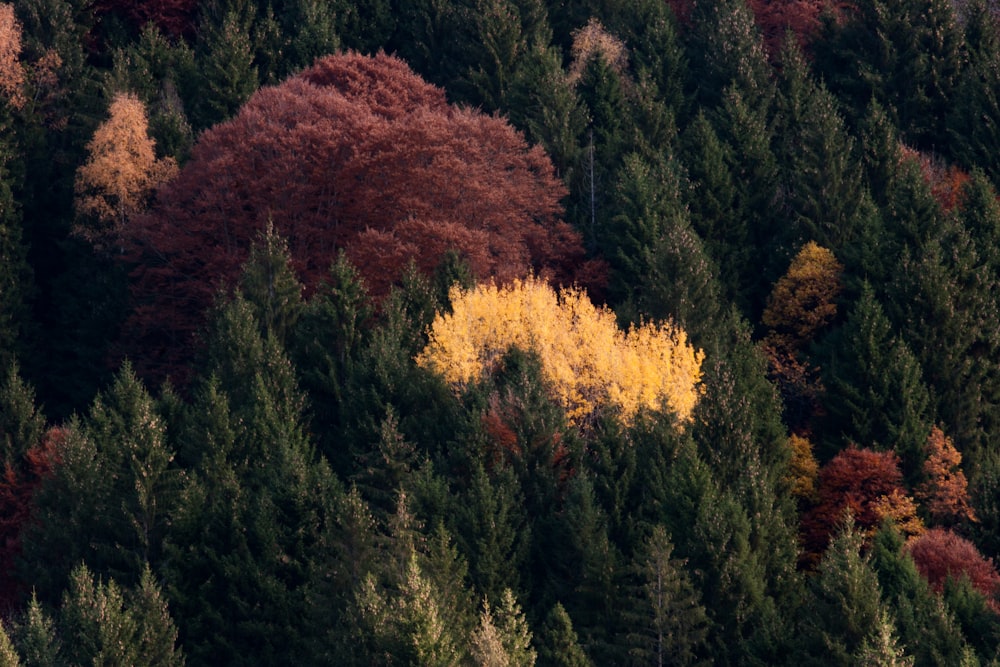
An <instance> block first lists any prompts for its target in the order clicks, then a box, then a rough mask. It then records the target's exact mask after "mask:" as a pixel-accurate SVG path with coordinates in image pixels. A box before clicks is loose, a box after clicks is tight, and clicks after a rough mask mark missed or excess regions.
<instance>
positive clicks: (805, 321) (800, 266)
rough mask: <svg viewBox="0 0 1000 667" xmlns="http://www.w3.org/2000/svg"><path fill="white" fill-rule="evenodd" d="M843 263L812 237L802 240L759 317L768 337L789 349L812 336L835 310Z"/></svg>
mask: <svg viewBox="0 0 1000 667" xmlns="http://www.w3.org/2000/svg"><path fill="white" fill-rule="evenodd" d="M843 270H844V267H843V265H842V264H841V263H840V262H838V261H837V258H836V257H835V256H834V254H833V253H832V252H831V251H830V250H828V249H826V248H823V247H821V246H820V245H818V244H817V243H816V242H814V241H810V242H808V243H806V244H805V245H804V246H803V247H802V249H801V250H799V252H798V254H796V255H795V259H793V260H792V264H791V266H789V267H788V272H787V273H785V275H784V276H782V277H781V279H780V280H778V282H777V283H775V285H774V290H773V291H772V292H771V295H770V296H769V297H768V300H767V307H766V308H765V309H764V313H763V315H762V317H761V321H762V322H763V323H764V324H765V325H766V326H768V327H769V328H770V329H771V331H770V333H769V334H768V340H769V341H771V343H772V344H773V345H774V346H775V347H779V348H782V349H785V350H789V351H795V350H798V349H801V348H802V347H803V346H805V345H807V344H808V343H809V342H810V341H812V340H814V339H815V337H816V335H817V333H819V331H820V330H822V328H823V327H824V326H826V325H827V324H829V323H830V322H831V321H832V320H833V318H834V316H835V315H836V313H837V304H836V298H837V295H838V294H839V293H840V290H841V283H840V274H841V272H842V271H843Z"/></svg>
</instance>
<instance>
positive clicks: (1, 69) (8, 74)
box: [0, 3, 25, 109]
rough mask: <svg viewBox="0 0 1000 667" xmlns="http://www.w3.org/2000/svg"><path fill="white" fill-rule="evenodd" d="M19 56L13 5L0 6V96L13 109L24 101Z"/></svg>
mask: <svg viewBox="0 0 1000 667" xmlns="http://www.w3.org/2000/svg"><path fill="white" fill-rule="evenodd" d="M20 55H21V24H20V22H19V21H18V20H17V17H16V16H15V15H14V5H10V4H6V3H3V4H0V95H2V96H3V97H4V98H5V99H6V100H7V102H8V103H9V104H10V105H11V106H12V107H14V108H15V109H20V108H21V107H22V106H24V101H25V99H24V68H23V67H22V66H21V61H20Z"/></svg>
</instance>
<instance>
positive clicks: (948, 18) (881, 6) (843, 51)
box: [814, 0, 962, 148]
mask: <svg viewBox="0 0 1000 667" xmlns="http://www.w3.org/2000/svg"><path fill="white" fill-rule="evenodd" d="M961 38H962V36H961V33H960V31H959V29H958V24H957V22H956V19H955V7H954V5H952V3H950V2H947V1H941V0H921V1H920V2H900V1H899V0H878V1H877V2H869V3H864V4H860V5H858V6H857V7H856V8H855V10H854V11H853V12H851V13H850V14H848V15H847V17H846V20H844V21H842V22H837V21H835V20H833V19H828V20H827V21H826V22H825V24H824V28H823V34H822V35H821V37H820V39H818V40H816V42H815V44H814V45H815V51H816V62H817V67H818V69H819V72H820V73H821V75H823V76H824V78H825V79H826V81H827V83H828V85H829V86H830V87H831V89H832V90H833V92H834V93H835V94H837V95H838V96H839V97H841V99H842V100H843V101H844V103H845V104H846V105H847V107H848V108H849V109H851V110H853V112H854V114H855V117H860V116H861V115H862V114H863V113H864V111H863V110H864V108H865V106H866V105H868V103H869V102H870V101H871V100H873V99H875V100H878V102H879V103H881V104H883V105H885V106H886V108H887V109H891V111H890V113H891V114H892V116H893V118H894V119H895V122H896V125H897V126H898V127H899V128H900V130H901V131H902V133H903V135H904V136H905V137H906V138H907V140H908V141H909V142H911V143H915V144H916V145H917V146H920V147H926V148H933V147H934V146H935V145H937V146H943V145H946V144H947V137H946V135H945V134H944V129H943V128H944V120H945V116H946V114H947V112H948V109H949V107H950V105H951V104H952V100H953V98H954V88H955V84H956V80H957V77H958V73H959V69H960V62H961V53H960V45H961ZM890 105H891V106H890Z"/></svg>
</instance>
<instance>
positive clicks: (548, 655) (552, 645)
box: [535, 602, 591, 667]
mask: <svg viewBox="0 0 1000 667" xmlns="http://www.w3.org/2000/svg"><path fill="white" fill-rule="evenodd" d="M535 641H536V645H537V647H538V665H539V667H589V665H590V664H591V662H590V659H589V658H587V654H586V653H584V652H583V649H582V648H580V644H579V643H578V640H577V636H576V632H575V631H574V630H573V622H572V621H571V620H570V618H569V614H567V613H566V609H565V608H564V607H563V606H562V605H561V604H560V603H558V602H557V603H556V604H555V605H554V606H553V607H552V609H551V610H550V611H549V613H548V615H547V616H546V617H545V622H544V623H543V624H542V627H541V629H540V630H539V632H538V634H537V635H536V636H535Z"/></svg>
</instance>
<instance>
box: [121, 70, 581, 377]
mask: <svg viewBox="0 0 1000 667" xmlns="http://www.w3.org/2000/svg"><path fill="white" fill-rule="evenodd" d="M564 194H565V188H564V187H563V185H562V183H561V182H560V181H559V180H558V179H557V178H556V176H555V173H554V170H553V168H552V164H551V162H550V161H549V159H548V157H547V156H546V155H545V153H544V152H543V151H542V150H541V149H540V148H537V147H535V148H531V147H529V146H528V145H527V143H526V142H525V140H524V138H523V137H522V136H521V135H520V134H518V133H517V132H516V131H515V130H514V129H512V128H511V126H510V125H509V124H508V123H507V122H506V121H505V120H503V119H501V118H497V117H493V116H486V115H484V114H482V113H479V112H477V111H473V110H468V109H459V108H455V107H452V106H449V105H448V104H447V102H446V100H445V96H444V92H443V91H442V90H440V89H438V88H436V87H434V86H431V85H430V84H428V83H426V82H424V81H423V80H422V79H421V78H420V77H419V76H417V75H416V74H414V73H413V72H412V71H411V70H410V69H409V68H408V67H407V65H406V64H405V63H404V62H403V61H401V60H399V59H396V58H394V57H391V56H387V55H384V54H381V55H378V56H375V57H365V56H361V55H357V54H342V55H336V56H330V57H327V58H325V59H323V60H320V61H318V62H317V63H316V64H315V65H314V66H313V67H312V68H310V69H307V70H305V71H304V72H302V73H301V74H299V75H297V76H295V77H293V78H291V79H289V80H287V81H286V82H284V83H283V84H281V85H279V86H276V87H270V88H265V89H262V90H260V91H259V92H257V93H256V94H255V95H254V96H253V97H252V98H251V99H250V100H249V101H248V102H247V104H246V105H245V106H244V107H243V109H242V110H241V111H240V112H239V114H238V115H237V116H236V117H235V118H233V119H232V120H230V121H227V122H225V123H223V124H220V125H218V126H216V127H214V128H212V129H210V130H208V131H207V132H205V133H204V134H203V135H202V136H201V138H200V139H199V141H198V144H197V145H196V146H195V148H194V150H193V151H192V156H191V160H190V162H189V163H188V164H187V165H186V166H185V167H184V169H183V170H182V171H181V173H180V175H179V176H178V177H177V178H176V179H175V180H174V181H173V182H172V183H170V184H168V185H166V186H164V188H163V189H162V190H161V191H160V195H159V203H158V205H157V206H156V207H154V208H153V209H152V210H151V211H150V213H149V214H148V215H145V216H141V217H139V219H138V220H136V221H135V223H134V224H133V225H132V226H131V229H130V231H129V234H130V236H131V240H132V243H133V248H134V253H133V259H135V260H136V261H137V267H136V269H135V271H134V273H133V279H134V280H133V286H134V289H133V294H134V296H135V298H136V304H137V305H136V311H135V315H134V317H133V318H132V320H131V333H132V335H134V336H137V337H138V339H139V340H140V341H142V342H143V343H144V347H143V348H142V349H141V350H140V351H139V354H137V355H136V356H137V357H139V358H146V359H148V358H149V355H151V354H152V355H153V356H154V357H159V361H161V362H168V363H169V362H172V361H176V356H177V354H176V353H177V352H178V351H179V349H180V348H183V347H185V346H188V345H189V344H190V337H191V334H192V332H193V331H194V330H195V329H196V328H197V327H198V326H199V324H200V322H201V313H202V312H204V310H205V308H206V307H207V306H208V305H209V303H210V300H211V297H212V295H213V294H214V293H215V292H216V291H217V289H218V288H219V286H220V285H222V284H230V285H231V284H233V283H234V282H235V280H236V277H237V275H238V271H239V267H240V265H241V264H242V263H243V261H244V260H245V259H246V258H247V256H248V252H249V247H250V243H251V241H252V239H253V238H254V236H255V235H256V234H257V233H258V231H259V230H261V229H263V228H264V226H265V225H266V224H267V222H268V220H271V221H273V224H274V227H275V229H276V230H277V231H278V233H279V234H280V235H281V236H283V237H284V238H285V239H287V241H288V247H289V250H290V252H291V255H292V259H293V265H294V268H295V269H296V270H297V272H298V273H299V275H300V277H301V278H302V280H303V282H304V283H305V284H306V287H307V289H308V288H309V287H311V286H313V285H315V284H316V283H317V282H318V280H319V279H320V278H322V277H323V276H324V275H325V274H326V272H327V269H328V267H329V265H330V263H331V262H332V260H333V258H334V257H335V254H336V251H337V249H338V248H343V249H344V250H345V251H346V253H347V256H348V257H349V259H350V260H351V261H352V262H353V263H354V264H355V266H356V267H357V268H358V269H359V271H360V273H361V274H362V275H363V277H364V278H365V281H366V283H367V285H368V286H369V288H370V291H371V293H372V294H373V295H375V296H376V297H379V296H384V295H385V294H386V293H387V292H388V290H389V287H390V286H391V284H392V283H393V281H394V280H395V279H396V278H397V277H398V276H399V275H400V273H401V271H402V269H403V268H404V267H405V265H406V264H407V263H408V262H409V261H411V260H412V261H414V262H416V264H417V266H418V267H419V268H420V269H422V270H424V271H426V272H430V271H432V270H433V268H434V267H435V266H437V265H438V264H439V263H440V261H441V259H442V258H443V256H444V254H445V253H446V251H448V250H450V249H454V250H457V251H458V252H459V253H460V254H461V255H462V256H463V257H464V258H465V259H466V261H467V262H468V263H469V265H470V268H471V270H472V272H473V274H474V275H475V276H476V277H478V278H483V277H487V276H496V277H497V278H499V279H500V280H502V281H503V280H508V279H511V278H514V277H518V276H523V275H525V274H527V273H529V272H534V273H536V274H539V275H542V276H544V277H547V278H551V279H554V280H556V281H559V282H563V283H569V282H572V281H580V282H582V283H584V284H589V283H591V282H593V280H592V278H591V276H592V275H596V271H597V268H596V265H595V264H594V263H590V262H586V261H584V251H583V245H582V242H581V238H580V236H579V234H578V233H577V232H575V231H574V230H573V229H572V228H571V227H570V226H569V225H567V224H566V223H565V222H563V221H562V220H561V217H560V216H561V214H562V208H561V205H560V199H561V198H562V196H563V195H564ZM172 357H173V358H172ZM145 370H147V371H148V370H150V369H149V368H148V367H147V368H146V369H145Z"/></svg>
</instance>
